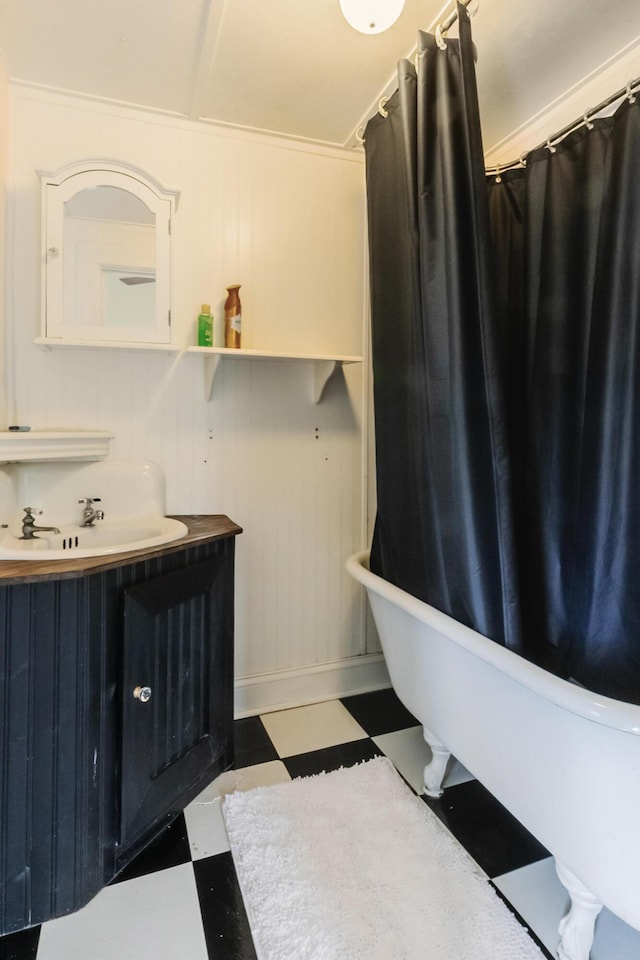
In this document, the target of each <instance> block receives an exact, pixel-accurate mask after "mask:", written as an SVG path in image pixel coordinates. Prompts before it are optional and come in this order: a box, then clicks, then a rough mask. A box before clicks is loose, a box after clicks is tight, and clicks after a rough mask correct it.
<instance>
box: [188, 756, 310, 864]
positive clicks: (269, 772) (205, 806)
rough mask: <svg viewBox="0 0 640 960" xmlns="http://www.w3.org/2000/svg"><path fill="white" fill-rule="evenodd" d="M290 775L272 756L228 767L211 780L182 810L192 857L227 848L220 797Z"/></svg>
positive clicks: (207, 855)
mask: <svg viewBox="0 0 640 960" xmlns="http://www.w3.org/2000/svg"><path fill="white" fill-rule="evenodd" d="M290 779H291V777H290V776H289V773H288V771H287V768H286V767H285V765H284V763H283V762H282V761H281V760H273V761H271V762H270V763H258V764H256V765H255V766H252V767H242V768H241V769H240V770H228V771H227V772H226V773H223V774H222V775H221V776H219V777H218V778H217V779H216V780H214V781H213V783H210V784H209V786H208V787H207V788H206V789H205V790H203V791H202V793H201V794H199V795H198V796H197V797H196V799H195V800H193V801H192V802H191V803H190V804H189V806H188V807H187V808H186V810H185V811H184V818H185V821H186V824H187V833H188V835H189V845H190V848H191V856H192V857H193V859H194V860H199V859H201V858H202V857H212V856H214V855H216V854H218V853H224V852H225V850H228V849H229V840H228V838H227V831H226V830H225V827H224V820H223V818H222V811H221V806H220V804H221V798H222V797H224V796H225V795H226V794H227V793H235V792H236V790H240V791H243V790H252V789H253V788H254V787H267V786H271V784H274V783H283V782H284V781H286V780H290Z"/></svg>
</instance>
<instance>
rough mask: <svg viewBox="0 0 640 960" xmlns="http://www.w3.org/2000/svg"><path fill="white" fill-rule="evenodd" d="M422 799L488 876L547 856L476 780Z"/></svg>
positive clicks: (496, 874) (541, 847) (540, 845)
mask: <svg viewBox="0 0 640 960" xmlns="http://www.w3.org/2000/svg"><path fill="white" fill-rule="evenodd" d="M423 799H424V801H425V803H427V804H428V805H429V807H431V809H432V810H433V812H434V813H435V814H436V815H437V816H438V817H440V819H441V820H442V822H443V823H444V824H445V825H446V826H447V827H448V828H449V830H450V831H451V833H452V834H453V835H454V837H456V839H457V840H458V841H459V842H460V843H461V844H462V846H463V847H464V848H465V849H466V850H467V851H468V852H469V853H470V854H471V856H472V857H473V859H474V860H475V861H476V863H478V864H479V865H480V866H481V867H482V869H483V870H484V871H485V873H487V874H488V875H489V876H490V877H499V876H500V875H501V874H503V873H508V872H509V871H510V870H517V869H518V868H519V867H524V866H526V865H527V864H529V863H535V862H536V861H537V860H542V859H543V858H544V857H548V856H549V852H548V851H547V850H545V848H544V847H543V846H542V844H541V843H539V842H538V840H536V838H535V837H533V836H532V835H531V834H530V833H529V832H528V831H527V830H525V828H524V827H523V826H522V824H521V823H520V822H519V821H518V820H516V818H515V817H513V816H512V815H511V814H510V813H509V811H508V810H506V809H505V807H503V806H502V804H500V803H498V801H497V800H496V799H495V797H493V796H492V795H491V794H490V793H489V791H488V790H485V788H484V787H483V786H482V785H481V784H480V783H478V781H477V780H472V781H470V782H469V783H461V784H458V785H456V786H455V787H448V788H447V789H446V790H445V791H444V794H443V796H442V797H441V798H440V799H439V800H432V799H430V798H429V797H423Z"/></svg>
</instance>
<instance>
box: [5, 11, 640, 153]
mask: <svg viewBox="0 0 640 960" xmlns="http://www.w3.org/2000/svg"><path fill="white" fill-rule="evenodd" d="M452 9H453V4H452V3H451V4H447V5H445V6H443V4H442V2H441V0H406V5H405V9H404V12H403V13H402V15H401V17H400V19H399V20H398V22H397V23H396V24H395V25H394V26H393V27H392V28H391V29H390V30H389V31H387V32H386V33H384V34H378V35H376V36H363V35H361V34H358V33H356V32H355V31H354V30H352V29H351V27H349V26H348V24H346V23H345V21H344V20H343V18H342V15H341V13H340V9H339V3H338V0H108V2H107V0H55V2H51V0H0V49H1V50H2V53H3V56H4V60H5V64H6V67H7V70H8V73H9V76H10V77H11V78H12V79H15V80H21V81H26V82H29V83H34V84H44V85H46V86H49V87H53V88H56V89H59V90H63V91H69V92H76V93H81V94H88V95H90V96H92V97H98V98H104V99H107V100H111V101H117V102H122V103H127V104H135V105H139V106H143V107H148V108H152V109H155V110H161V111H166V112H169V113H171V114H175V115H178V116H184V117H190V118H194V119H203V120H209V121H216V122H222V123H227V124H233V125H237V126H240V127H243V128H250V129H257V130H262V131H268V132H271V133H277V134H284V135H287V136H293V137H300V138H303V139H306V140H310V141H315V142H324V143H329V144H333V145H335V146H351V145H353V143H354V133H355V131H356V130H357V128H358V127H359V126H360V124H361V123H362V122H363V121H364V120H365V119H366V118H367V116H368V115H370V113H371V112H372V110H373V109H374V108H375V105H376V104H377V102H378V100H379V98H380V96H381V95H382V94H384V93H389V92H391V90H392V89H393V77H394V74H395V67H396V63H397V61H398V60H399V59H401V58H402V57H404V56H407V55H410V54H411V52H412V50H413V48H414V46H415V37H416V31H417V30H418V29H420V28H421V29H433V28H434V27H435V24H437V22H438V21H439V20H441V19H442V18H443V16H444V15H446V13H448V12H449V11H450V10H452ZM451 34H452V36H455V27H454V28H453V29H452V31H451ZM473 35H474V40H475V43H476V47H477V51H478V88H479V97H480V108H481V117H482V125H483V137H484V143H485V146H487V147H490V146H492V145H493V144H495V143H496V142H497V141H499V140H501V139H502V138H503V137H505V136H506V135H508V134H509V133H511V132H512V131H513V130H514V129H515V128H516V127H517V126H519V125H520V124H522V123H524V122H525V121H527V120H528V119H529V118H530V117H532V116H533V115H534V114H536V113H538V112H539V111H540V110H542V109H544V108H545V107H546V106H547V105H548V104H550V103H551V102H552V101H553V100H555V99H556V98H557V97H559V96H560V95H562V94H563V93H564V92H565V91H567V90H568V89H569V88H570V87H572V86H573V85H574V84H576V83H579V82H580V81H581V80H582V79H583V78H584V77H586V76H587V75H588V74H589V73H591V72H592V71H593V70H594V69H596V68H598V67H599V66H600V65H602V64H603V63H605V62H606V61H608V60H610V59H611V58H613V57H615V56H616V55H617V54H619V52H620V51H621V50H623V48H625V47H626V46H628V45H629V44H630V43H631V42H632V41H634V40H635V41H637V39H638V38H640V2H639V0H480V9H479V11H478V14H477V15H476V17H475V19H474V21H473ZM638 74H640V67H639V69H638V71H637V73H636V74H635V76H637V75H638ZM586 106H588V105H587V104H585V107H586Z"/></svg>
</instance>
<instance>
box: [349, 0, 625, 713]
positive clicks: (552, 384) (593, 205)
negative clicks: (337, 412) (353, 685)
mask: <svg viewBox="0 0 640 960" xmlns="http://www.w3.org/2000/svg"><path fill="white" fill-rule="evenodd" d="M458 22H459V40H458V41H453V40H447V41H446V50H441V49H440V48H439V47H438V45H437V43H436V41H435V39H434V38H433V37H432V36H430V35H429V34H425V33H421V34H420V35H419V50H418V71H417V73H416V71H415V69H414V67H413V66H412V65H411V64H409V63H408V62H405V61H403V62H402V63H401V64H400V65H399V74H398V85H399V89H398V91H397V93H396V94H395V95H394V97H393V98H392V99H391V100H390V101H389V102H388V104H387V105H386V110H387V111H388V116H387V117H383V116H376V117H374V118H373V119H372V120H371V121H370V122H369V124H368V125H367V129H366V132H365V139H366V160H367V197H368V217H369V247H370V273H371V300H372V342H373V366H374V405H375V425H376V450H377V465H376V473H377V490H378V514H377V518H376V525H375V531H374V537H373V543H372V550H371V567H372V569H373V570H374V572H377V573H379V574H380V575H381V576H383V577H385V578H386V579H388V580H390V581H391V582H393V583H396V584H397V585H398V586H400V587H402V588H403V589H405V590H407V591H408V592H410V593H412V594H413V595H415V596H417V597H419V598H420V599H423V600H426V601H427V602H429V603H431V604H433V605H434V606H436V607H437V608H438V609H441V610H443V611H445V612H446V613H449V614H451V615H452V616H454V617H455V618H456V619H458V620H460V621H462V622H463V623H466V624H467V625H469V626H472V627H474V628H475V629H477V630H479V631H480V632H482V633H484V634H486V635H487V636H490V637H492V638H493V639H494V640H496V641H498V642H500V643H503V644H506V645H507V646H509V647H511V648H512V649H514V650H517V651H518V652H521V653H523V654H524V655H525V656H527V657H529V658H531V659H534V660H536V661H537V662H539V663H542V664H543V665H545V666H550V667H551V668H552V669H555V670H556V671H557V672H558V673H560V674H561V675H563V676H570V677H573V678H574V679H576V680H578V681H579V682H582V683H584V684H585V685H587V686H589V687H591V688H592V689H595V690H598V691H600V692H602V693H606V694H609V695H611V696H616V697H619V698H621V699H626V700H631V701H640V590H638V589H637V587H636V585H635V583H634V577H637V576H638V575H640V563H639V561H640V556H639V554H640V484H639V483H638V480H639V479H640V420H639V419H638V417H639V414H637V413H636V406H637V403H638V402H640V397H636V390H635V387H636V384H639V385H640V380H639V378H638V363H639V361H640V354H639V351H640V344H639V343H638V335H637V333H638V331H639V330H640V327H639V323H640V316H639V311H640V182H639V181H638V178H637V176H636V177H634V172H635V171H634V163H635V166H636V167H637V163H638V158H640V104H639V103H635V104H633V103H630V102H628V101H627V102H625V103H624V104H623V105H622V107H620V108H619V109H618V111H617V113H616V115H615V116H614V117H612V118H608V119H604V120H597V121H595V122H594V124H593V127H592V128H588V127H587V126H586V125H585V126H584V127H582V128H580V129H579V130H578V131H577V132H575V133H573V134H571V135H570V136H569V137H568V138H566V139H565V140H564V141H563V142H562V143H561V144H559V145H558V146H557V148H556V150H555V151H554V152H552V151H550V150H548V149H547V148H542V149H541V150H538V151H536V152H534V153H533V154H531V155H530V156H529V157H528V160H527V165H526V169H519V170H516V171H509V172H507V173H504V174H502V176H501V177H498V178H495V177H493V178H489V179H488V181H487V180H486V179H485V176H484V170H483V155H482V143H481V134H480V122H479V114H478V107H477V95H476V87H475V70H474V62H473V46H472V41H471V32H470V25H469V21H468V17H467V15H466V11H465V9H464V7H462V6H461V5H458Z"/></svg>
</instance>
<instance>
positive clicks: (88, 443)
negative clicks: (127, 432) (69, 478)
mask: <svg viewBox="0 0 640 960" xmlns="http://www.w3.org/2000/svg"><path fill="white" fill-rule="evenodd" d="M113 437H114V434H113V433H109V432H108V431H106V430H29V431H25V432H20V431H18V430H0V463H21V462H22V461H25V460H102V458H103V457H106V455H107V454H108V452H109V441H110V440H113Z"/></svg>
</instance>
